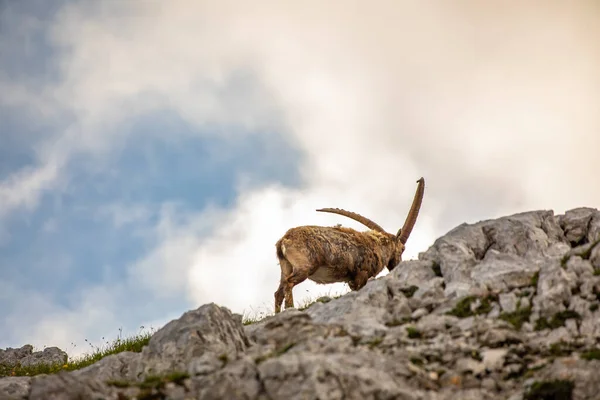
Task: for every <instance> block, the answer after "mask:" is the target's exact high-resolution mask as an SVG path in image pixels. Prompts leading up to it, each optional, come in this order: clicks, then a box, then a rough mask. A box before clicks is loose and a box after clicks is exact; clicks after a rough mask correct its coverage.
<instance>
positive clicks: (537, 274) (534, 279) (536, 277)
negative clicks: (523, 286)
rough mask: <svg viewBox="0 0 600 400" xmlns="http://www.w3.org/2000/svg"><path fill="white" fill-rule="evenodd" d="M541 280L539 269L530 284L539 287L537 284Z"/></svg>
mask: <svg viewBox="0 0 600 400" xmlns="http://www.w3.org/2000/svg"><path fill="white" fill-rule="evenodd" d="M539 280H540V271H537V272H536V273H535V274H533V276H532V277H531V280H530V281H529V286H535V287H537V284H538V281H539Z"/></svg>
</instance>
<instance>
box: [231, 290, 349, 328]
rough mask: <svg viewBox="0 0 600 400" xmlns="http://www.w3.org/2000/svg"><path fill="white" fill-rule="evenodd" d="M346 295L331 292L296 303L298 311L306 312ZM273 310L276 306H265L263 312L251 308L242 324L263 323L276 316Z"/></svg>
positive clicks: (282, 309)
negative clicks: (264, 320) (314, 306)
mask: <svg viewBox="0 0 600 400" xmlns="http://www.w3.org/2000/svg"><path fill="white" fill-rule="evenodd" d="M346 293H347V292H343V293H336V294H332V293H331V291H329V292H327V293H326V294H321V295H319V296H317V297H309V298H305V299H304V300H302V301H301V302H297V301H296V302H295V305H296V309H297V310H299V311H304V310H306V309H308V308H309V307H310V306H312V305H313V304H315V303H329V302H330V301H331V300H335V299H338V298H340V297H342V296H343V295H344V294H346ZM273 308H274V305H271V304H269V305H263V307H262V309H261V310H255V309H252V308H251V309H250V313H246V312H244V315H242V324H243V325H252V324H255V323H257V322H260V321H262V320H263V319H265V318H268V317H272V316H274V315H275V312H274V310H273ZM284 309H285V307H283V306H282V307H281V311H284Z"/></svg>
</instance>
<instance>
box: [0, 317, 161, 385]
mask: <svg viewBox="0 0 600 400" xmlns="http://www.w3.org/2000/svg"><path fill="white" fill-rule="evenodd" d="M140 329H141V330H143V329H144V327H143V326H142V327H141V328H140ZM121 332H122V330H121V329H119V336H118V337H117V339H115V340H113V341H112V342H106V345H105V346H103V347H96V346H94V345H92V344H91V343H90V342H89V341H88V340H87V339H85V341H86V342H88V343H90V346H91V347H92V349H93V351H92V353H88V354H85V355H83V356H81V357H79V358H75V359H73V360H67V362H66V363H64V364H63V363H56V364H38V365H33V366H21V365H20V364H17V365H16V366H14V367H9V366H5V365H0V377H4V376H34V375H39V374H55V373H58V372H60V371H74V370H77V369H81V368H84V367H87V366H88V365H92V364H94V363H95V362H96V361H99V360H101V359H102V358H104V357H106V356H109V355H112V354H117V353H122V352H124V351H132V352H135V353H139V352H140V351H142V348H143V347H144V346H146V345H147V344H148V342H149V341H150V338H151V337H152V335H153V334H154V330H153V329H150V331H146V332H144V331H141V332H140V333H138V334H137V335H134V336H132V337H128V338H121ZM103 339H104V338H103Z"/></svg>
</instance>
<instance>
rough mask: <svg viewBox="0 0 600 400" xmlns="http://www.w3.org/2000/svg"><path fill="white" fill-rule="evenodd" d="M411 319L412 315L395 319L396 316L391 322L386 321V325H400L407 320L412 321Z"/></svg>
mask: <svg viewBox="0 0 600 400" xmlns="http://www.w3.org/2000/svg"><path fill="white" fill-rule="evenodd" d="M410 321H412V318H411V317H404V318H402V319H395V318H394V319H393V320H391V321H389V322H386V323H385V326H387V327H394V326H400V325H404V324H406V323H407V322H410Z"/></svg>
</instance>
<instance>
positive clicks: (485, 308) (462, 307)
mask: <svg viewBox="0 0 600 400" xmlns="http://www.w3.org/2000/svg"><path fill="white" fill-rule="evenodd" d="M477 299H478V297H477V296H467V297H465V298H463V299H462V300H460V301H459V302H458V303H457V304H456V306H455V307H454V308H453V309H452V310H450V311H448V312H447V313H446V314H448V315H453V316H455V317H458V318H466V317H470V316H472V315H479V314H487V313H489V312H490V311H491V310H492V300H495V298H494V297H492V296H486V297H482V298H480V301H481V304H479V306H478V307H477V308H475V310H471V304H472V303H474V302H475V301H476V300H477Z"/></svg>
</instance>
